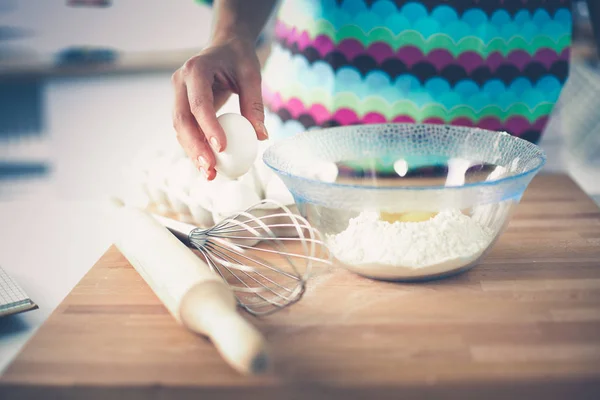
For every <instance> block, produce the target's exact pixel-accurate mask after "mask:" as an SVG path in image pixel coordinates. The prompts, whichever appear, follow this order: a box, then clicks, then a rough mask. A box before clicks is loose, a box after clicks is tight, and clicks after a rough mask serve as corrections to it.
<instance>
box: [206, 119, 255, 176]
mask: <svg viewBox="0 0 600 400" xmlns="http://www.w3.org/2000/svg"><path fill="white" fill-rule="evenodd" d="M217 120H218V121H219V124H221V126H222V127H223V131H224V132H225V136H226V137H227V145H226V147H225V150H223V151H222V152H221V153H216V154H215V157H216V160H217V164H216V166H215V169H216V170H217V172H218V173H219V174H223V175H225V176H226V177H228V178H230V179H237V178H239V177H240V176H242V175H244V174H245V173H247V172H248V171H249V170H250V168H251V167H252V165H253V164H254V161H255V160H256V155H257V153H258V139H257V138H256V131H255V130H254V127H253V126H252V124H251V123H250V121H248V120H247V119H246V118H244V117H243V116H241V115H239V114H234V113H227V114H223V115H221V116H220V117H219V118H217Z"/></svg>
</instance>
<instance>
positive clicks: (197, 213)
mask: <svg viewBox="0 0 600 400" xmlns="http://www.w3.org/2000/svg"><path fill="white" fill-rule="evenodd" d="M188 206H189V208H190V213H191V215H192V221H193V223H194V224H196V225H197V226H198V227H200V228H209V227H210V226H212V225H213V224H214V220H213V216H212V213H211V212H210V211H209V210H207V209H206V208H204V207H203V206H202V205H201V204H199V203H196V202H194V201H190V202H189V203H188Z"/></svg>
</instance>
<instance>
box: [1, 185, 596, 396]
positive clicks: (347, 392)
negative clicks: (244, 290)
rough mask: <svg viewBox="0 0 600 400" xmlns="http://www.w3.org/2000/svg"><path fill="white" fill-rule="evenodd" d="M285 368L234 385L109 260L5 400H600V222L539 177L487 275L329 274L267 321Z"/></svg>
mask: <svg viewBox="0 0 600 400" xmlns="http://www.w3.org/2000/svg"><path fill="white" fill-rule="evenodd" d="M252 321H253V323H255V324H256V325H257V326H258V327H259V328H260V330H261V331H262V332H263V333H264V334H265V335H266V337H267V339H268V341H269V343H270V345H271V346H272V350H273V355H274V360H275V364H276V365H275V368H274V370H273V371H272V373H271V374H269V375H267V376H264V377H258V378H242V377H240V376H238V375H237V374H236V373H235V372H234V371H233V370H232V369H231V368H230V367H228V366H227V365H226V364H225V362H224V361H223V360H222V359H221V358H220V357H219V355H218V353H217V351H216V350H215V349H214V348H213V346H212V345H211V344H210V343H209V342H208V341H207V340H205V339H204V338H202V337H198V336H195V335H193V334H191V333H189V332H187V331H185V330H184V329H183V328H182V327H181V326H178V325H177V324H176V323H175V321H174V320H173V318H172V317H171V316H170V315H169V314H168V313H167V311H166V309H165V308H164V307H163V306H162V305H161V304H160V303H159V301H158V300H157V298H156V297H155V296H154V295H153V293H152V292H151V291H150V289H149V288H148V287H147V286H146V285H145V283H144V281H143V280H142V279H141V278H140V277H139V276H138V275H137V274H136V272H135V271H134V270H133V268H132V267H131V266H130V265H129V264H128V262H127V261H126V260H125V259H124V258H123V257H122V255H121V254H120V253H119V252H118V251H116V250H115V249H114V248H111V249H110V250H109V251H108V252H107V253H106V254H105V255H104V256H103V257H102V259H101V260H100V261H99V262H98V263H97V264H96V265H95V266H94V267H93V268H92V269H91V270H90V272H89V273H88V274H87V275H86V276H85V278H84V279H83V280H82V281H81V282H80V283H79V284H78V285H77V287H76V288H75V289H74V290H73V292H72V293H71V294H70V295H69V296H68V297H67V298H66V299H65V301H64V302H63V303H62V304H61V305H60V307H59V308H58V309H57V310H56V311H55V312H54V314H53V315H52V316H51V317H50V319H49V320H48V321H47V322H46V323H45V324H44V325H43V326H42V328H41V329H40V331H39V332H38V333H37V334H36V335H35V336H34V338H33V339H32V340H31V341H30V342H29V343H28V345H27V346H26V347H25V349H24V350H23V351H22V353H21V354H20V355H19V356H18V358H17V359H16V360H15V361H14V362H13V363H12V365H11V366H10V367H9V368H8V370H7V371H6V373H5V374H4V376H3V377H2V379H1V382H0V398H3V399H4V398H6V399H13V398H86V399H114V398H123V399H142V398H143V399H176V398H189V399H192V398H194V399H197V398H210V399H213V398H237V397H239V398H243V399H254V398H256V399H259V398H260V399H271V398H272V399H290V398H310V399H317V398H372V399H382V398H403V399H404V398H423V397H428V398H442V397H443V398H461V399H465V398H475V399H493V398H511V399H512V398H526V399H542V398H569V399H584V398H589V399H598V398H600V211H599V209H598V207H597V206H596V205H595V204H594V202H593V201H592V200H591V199H589V198H588V197H587V196H586V195H585V194H584V193H583V192H582V191H581V190H580V189H579V188H578V187H577V186H576V185H575V184H574V183H573V181H571V180H570V179H569V178H567V177H565V176H539V177H538V178H536V179H535V180H534V182H533V183H532V184H531V186H530V188H529V189H528V191H527V193H526V196H525V199H524V200H523V202H522V203H521V204H520V206H519V208H518V210H517V212H516V215H515V216H514V218H513V220H512V222H511V224H510V226H509V228H508V230H507V231H506V232H505V234H504V235H503V236H502V238H501V239H500V240H499V242H498V243H497V244H496V246H495V248H494V250H493V251H492V252H491V253H490V255H489V256H488V257H487V259H486V260H485V261H484V262H483V263H482V264H481V265H479V266H478V267H476V268H475V269H473V270H471V271H469V272H467V273H464V274H462V275H459V276H455V277H453V278H449V279H445V280H440V281H435V282H429V283H415V284H395V283H385V282H377V281H373V280H369V279H366V278H361V277H358V276H355V275H352V274H350V273H349V272H346V271H343V270H337V269H335V270H333V271H332V272H328V273H323V274H321V275H320V276H318V277H317V278H315V279H314V280H313V281H312V282H311V284H310V287H309V289H308V292H307V294H306V296H305V297H304V299H303V300H302V301H300V302H299V303H298V304H296V305H294V306H293V307H291V308H289V309H286V310H284V311H282V312H280V313H277V314H274V315H272V316H269V317H267V318H264V319H262V320H258V319H252Z"/></svg>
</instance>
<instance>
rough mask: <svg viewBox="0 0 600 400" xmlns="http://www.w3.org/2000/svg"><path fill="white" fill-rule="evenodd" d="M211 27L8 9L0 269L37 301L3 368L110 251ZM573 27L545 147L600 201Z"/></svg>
mask: <svg viewBox="0 0 600 400" xmlns="http://www.w3.org/2000/svg"><path fill="white" fill-rule="evenodd" d="M210 20H211V9H210V7H206V6H203V5H202V4H201V2H200V1H195V0H177V1H166V0H0V266H2V267H3V268H5V269H6V270H7V272H8V273H9V274H10V275H12V276H13V277H14V278H15V279H16V280H17V281H18V282H19V283H21V285H22V286H23V288H24V289H25V291H26V292H27V293H29V294H31V296H32V298H33V300H34V301H35V302H36V303H38V305H40V309H39V310H38V311H36V312H32V313H27V315H24V316H23V318H22V319H17V320H13V322H10V323H9V322H6V321H5V322H3V324H4V325H2V324H0V372H1V370H2V369H3V367H4V366H6V364H7V362H8V360H9V359H10V358H11V357H13V356H14V355H15V354H16V353H17V352H18V350H19V348H20V347H21V346H22V345H23V344H24V343H25V342H26V340H27V339H28V338H29V337H30V336H31V335H32V334H33V333H34V332H35V329H37V327H39V326H40V325H41V323H42V322H43V321H44V320H45V318H46V317H47V316H48V315H49V314H50V313H51V312H52V310H53V309H54V308H55V307H56V306H57V305H58V304H59V303H60V301H61V300H62V299H63V298H64V296H65V295H66V294H67V293H69V291H70V290H71V288H72V287H73V286H74V285H75V284H76V283H77V282H78V281H79V280H80V279H81V277H82V276H83V275H84V274H85V273H86V272H87V271H88V270H89V268H90V267H91V265H93V263H94V262H95V261H96V260H98V258H99V257H100V256H101V255H102V253H103V252H104V251H105V250H106V248H107V247H108V246H109V245H110V244H111V241H110V238H109V237H108V236H107V235H106V232H104V233H103V232H102V231H101V230H102V226H103V224H102V223H101V222H102V221H101V220H100V219H101V217H100V215H101V214H100V213H99V212H98V204H97V199H98V198H102V197H103V196H104V195H105V194H107V193H115V192H120V191H121V190H123V188H122V187H119V186H120V185H123V183H124V182H125V180H123V179H121V178H122V171H123V167H125V166H127V165H128V164H129V162H130V161H131V158H132V157H134V156H135V155H136V154H137V153H138V151H139V150H140V149H141V148H144V147H147V146H152V147H155V146H160V145H161V144H162V143H167V142H172V141H173V135H174V132H173V129H172V125H171V103H172V91H171V82H170V76H171V74H172V72H173V71H174V70H175V69H176V68H178V67H179V66H180V65H181V64H182V63H183V62H184V61H185V60H186V59H188V58H189V57H190V56H192V55H193V54H195V53H197V52H198V51H199V50H200V49H201V48H202V47H203V45H204V44H205V43H206V41H207V39H208V35H209V32H210ZM574 26H575V32H574V36H575V37H574V42H575V43H574V46H573V51H572V58H573V64H572V67H571V77H570V79H569V81H568V84H567V86H566V88H565V89H564V91H563V94H562V97H561V99H560V102H559V104H558V106H557V107H556V111H555V114H554V116H553V118H552V120H551V123H550V124H549V126H548V128H547V132H546V133H545V135H544V136H543V141H542V143H541V145H542V147H543V148H544V149H545V150H546V151H547V153H548V160H549V162H548V165H547V167H546V168H547V170H552V171H565V172H567V173H569V174H571V175H572V176H573V177H574V178H575V180H576V181H577V182H578V183H579V184H580V185H581V186H582V187H583V188H584V190H586V191H587V192H588V193H589V194H590V195H592V196H594V197H595V199H596V200H597V201H600V179H599V178H600V113H599V112H598V110H600V69H599V64H598V55H597V51H596V43H595V39H594V34H593V33H592V29H591V27H590V23H589V19H588V13H587V8H586V5H585V3H583V2H579V1H576V2H575V3H574ZM236 108H237V106H236V104H235V99H232V101H231V102H229V103H228V104H227V105H226V107H225V110H222V111H236ZM32 249H33V250H32ZM15 321H16V322H15Z"/></svg>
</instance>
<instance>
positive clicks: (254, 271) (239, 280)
mask: <svg viewBox="0 0 600 400" xmlns="http://www.w3.org/2000/svg"><path fill="white" fill-rule="evenodd" d="M154 217H155V218H156V219H157V220H158V221H159V222H161V223H162V224H163V225H164V226H165V227H166V228H168V229H169V230H170V231H171V232H172V233H173V234H174V235H175V236H177V237H178V238H179V239H180V240H181V241H182V242H184V243H185V244H186V245H188V246H190V247H195V248H196V249H197V250H198V251H199V252H200V253H201V254H202V256H203V257H204V259H205V260H206V262H207V264H208V265H209V266H210V268H211V269H212V270H213V271H215V272H216V273H218V274H219V275H220V276H221V277H222V278H223V280H224V281H225V282H227V283H228V285H229V286H230V287H231V288H232V290H233V292H234V294H235V295H236V298H237V300H238V303H239V305H240V306H241V307H242V308H244V309H245V310H246V311H248V312H249V313H251V314H253V315H266V314H270V313H273V312H275V311H277V310H279V309H281V308H284V307H286V306H288V305H290V304H293V303H295V302H297V301H298V300H300V299H301V298H302V296H303V294H304V291H305V289H306V282H307V280H308V278H309V275H310V273H311V270H312V267H313V264H314V263H322V264H325V265H329V264H331V255H330V253H329V251H328V250H327V247H326V245H325V244H324V242H323V240H322V238H321V235H320V233H319V232H318V231H317V230H316V229H314V228H313V227H312V226H311V225H310V224H309V223H308V221H307V220H306V219H305V218H303V217H301V216H299V215H297V214H294V213H292V212H291V211H290V209H289V208H287V207H285V206H283V205H281V204H279V203H277V202H274V201H272V200H263V201H261V202H260V203H258V204H256V205H254V206H253V207H251V208H249V209H247V210H246V211H244V212H240V213H238V214H236V215H233V216H231V217H229V218H226V219H224V220H223V221H221V222H219V223H217V224H216V225H215V226H213V227H212V228H209V229H201V228H198V227H195V226H193V225H190V224H186V223H183V222H180V221H176V220H173V219H169V218H165V217H162V216H158V215H154Z"/></svg>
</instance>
